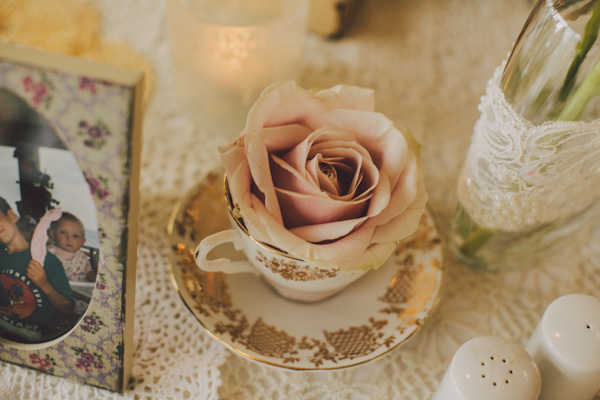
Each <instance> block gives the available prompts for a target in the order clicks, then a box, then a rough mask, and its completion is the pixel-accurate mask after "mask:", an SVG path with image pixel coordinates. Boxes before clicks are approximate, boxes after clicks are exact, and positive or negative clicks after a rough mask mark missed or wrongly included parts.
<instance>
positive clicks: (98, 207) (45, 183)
mask: <svg viewBox="0 0 600 400" xmlns="http://www.w3.org/2000/svg"><path fill="white" fill-rule="evenodd" d="M142 92H143V73H142V72H140V71H135V70H130V69H125V68H120V67H116V66H112V65H108V64H103V63H98V62H93V61H89V60H84V59H81V58H76V57H71V56H64V55H58V54H53V53H48V52H45V51H41V50H37V49H33V48H28V47H23V46H19V45H13V44H8V43H0V164H2V166H0V168H1V169H2V171H3V173H2V174H1V175H2V177H0V211H1V212H0V224H8V227H9V228H8V231H11V229H13V225H15V226H17V228H18V229H17V230H14V232H15V235H14V236H12V237H10V238H7V236H6V235H5V236H3V233H2V232H6V231H7V230H6V229H5V230H4V231H3V230H2V229H0V360H1V361H4V362H8V363H13V364H18V365H21V366H24V367H27V368H31V369H35V370H38V371H41V372H44V373H49V374H52V375H56V376H60V377H64V378H67V379H72V380H76V381H79V382H82V383H85V384H89V385H93V386H97V387H100V388H104V389H107V390H110V391H116V392H122V391H123V390H124V388H125V387H126V385H127V383H128V381H129V377H130V373H131V363H132V360H131V359H132V353H133V343H132V341H133V317H134V303H135V300H134V299H135V266H136V259H137V232H138V210H139V174H140V158H141V120H142ZM2 199H4V202H5V203H6V204H7V205H8V207H9V210H5V209H3V206H2ZM69 215H70V216H71V217H74V218H71V219H69V218H67V217H69ZM0 226H5V225H0ZM81 235H83V237H81ZM15 237H16V238H17V239H15ZM22 238H23V239H25V240H26V241H27V243H28V249H27V250H22V251H21V249H22V248H23V246H25V245H23V242H22V240H21V239H22ZM66 238H68V239H66ZM74 240H75V242H73V241H74ZM82 242H83V243H82ZM18 245H19V246H18ZM17 255H22V256H21V257H22V258H18V257H17ZM31 259H33V260H36V259H39V260H38V263H39V265H41V266H42V267H41V268H42V269H43V272H44V274H43V275H44V276H45V278H40V274H41V273H40V270H39V269H36V268H37V267H35V263H32V262H31ZM52 260H59V261H60V263H59V264H56V263H55V262H54V261H52ZM74 260H77V261H74ZM2 264H4V265H2ZM60 265H62V269H61V268H60V267H59V266H60ZM90 271H91V272H90ZM36 274H37V275H36ZM65 278H66V280H67V282H68V284H65ZM44 279H45V280H44ZM36 282H37V284H36ZM49 286H52V289H54V291H52V289H50V287H49ZM69 288H70V292H69ZM56 293H58V294H59V295H60V296H62V297H57V296H56ZM69 294H70V296H69ZM59 300H60V301H59ZM48 315H50V316H48Z"/></svg>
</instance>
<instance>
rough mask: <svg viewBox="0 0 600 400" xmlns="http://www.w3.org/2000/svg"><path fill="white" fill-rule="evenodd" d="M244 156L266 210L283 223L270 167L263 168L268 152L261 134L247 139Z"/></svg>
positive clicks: (266, 162) (267, 163) (267, 162)
mask: <svg viewBox="0 0 600 400" xmlns="http://www.w3.org/2000/svg"><path fill="white" fill-rule="evenodd" d="M246 157H247V160H248V165H249V167H250V173H251V174H252V179H253V181H254V184H255V185H256V188H257V189H258V190H260V192H261V197H262V198H263V199H264V203H265V206H266V207H267V210H269V212H270V213H271V214H272V215H273V216H274V217H275V218H276V219H278V220H279V221H280V223H283V218H282V216H281V210H280V208H279V202H278V201H277V195H276V194H275V188H274V186H273V178H272V177H271V169H270V168H265V166H268V165H269V153H268V152H267V149H266V146H265V143H264V140H263V137H262V135H260V134H257V135H253V136H252V138H251V139H250V140H249V141H248V146H247V151H246Z"/></svg>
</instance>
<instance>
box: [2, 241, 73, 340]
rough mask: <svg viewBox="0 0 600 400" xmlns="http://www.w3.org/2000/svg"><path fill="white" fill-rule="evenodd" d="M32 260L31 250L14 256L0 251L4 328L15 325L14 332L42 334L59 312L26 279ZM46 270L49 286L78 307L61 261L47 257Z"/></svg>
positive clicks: (51, 255) (54, 257)
mask: <svg viewBox="0 0 600 400" xmlns="http://www.w3.org/2000/svg"><path fill="white" fill-rule="evenodd" d="M29 260H31V252H30V250H29V249H27V250H24V251H20V252H17V253H13V254H7V253H6V252H3V251H0V319H2V322H3V324H2V325H4V326H6V325H7V324H8V325H9V326H11V325H12V326H13V327H15V328H16V329H15V331H17V330H20V331H23V330H25V331H27V330H29V331H33V332H39V331H41V330H42V329H43V328H44V325H46V324H47V323H48V322H49V321H50V319H51V318H52V317H53V316H54V313H55V312H56V310H55V309H54V306H53V305H52V303H50V300H48V298H47V297H46V295H45V294H44V293H43V292H42V291H41V290H40V289H39V288H38V287H37V286H36V285H35V284H34V283H33V282H32V281H31V279H29V278H28V277H27V275H26V272H27V264H28V263H29ZM43 267H44V271H45V272H46V277H47V279H48V283H50V284H51V285H52V287H54V289H55V290H56V291H57V292H59V293H60V294H61V295H63V296H64V297H65V298H67V299H68V300H69V301H70V302H71V303H73V304H75V300H74V299H73V295H72V293H71V286H70V285H69V281H68V279H67V276H66V274H65V270H64V268H63V266H62V264H61V262H60V261H59V260H58V258H56V256H54V255H53V254H50V253H48V254H46V258H45V259H44V265H43Z"/></svg>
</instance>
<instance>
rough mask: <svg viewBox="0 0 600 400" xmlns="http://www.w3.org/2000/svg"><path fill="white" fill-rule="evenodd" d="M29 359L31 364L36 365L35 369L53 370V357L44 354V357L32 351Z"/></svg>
mask: <svg viewBox="0 0 600 400" xmlns="http://www.w3.org/2000/svg"><path fill="white" fill-rule="evenodd" d="M29 360H30V361H31V363H32V364H33V365H37V366H36V367H35V369H37V370H39V371H42V372H50V373H52V372H54V359H52V358H50V356H49V355H47V354H46V357H45V358H41V357H40V356H39V354H37V353H32V354H30V355H29Z"/></svg>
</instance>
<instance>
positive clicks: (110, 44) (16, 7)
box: [0, 0, 154, 103]
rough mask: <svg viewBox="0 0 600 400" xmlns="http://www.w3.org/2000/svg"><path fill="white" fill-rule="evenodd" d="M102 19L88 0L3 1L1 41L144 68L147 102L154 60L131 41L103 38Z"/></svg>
mask: <svg viewBox="0 0 600 400" xmlns="http://www.w3.org/2000/svg"><path fill="white" fill-rule="evenodd" d="M100 22H101V16H100V13H99V12H98V10H97V9H96V8H95V7H94V5H93V4H92V3H91V2H89V1H86V0H8V1H7V0H4V1H0V40H1V41H5V42H9V43H16V44H21V45H24V46H31V47H36V48H39V49H43V50H47V51H50V52H54V53H61V54H68V55H72V56H76V57H82V58H87V59H90V60H94V61H100V62H105V63H109V64H113V65H117V66H121V67H127V68H132V69H137V70H141V71H143V72H144V75H145V92H144V103H147V100H148V98H149V96H150V93H151V88H152V86H153V80H154V78H153V72H152V68H151V66H150V64H149V63H148V61H147V60H146V59H145V58H144V57H143V56H142V55H140V54H139V53H137V52H135V51H134V50H133V49H132V48H131V47H130V46H129V45H127V44H125V43H119V42H115V41H107V40H105V39H103V38H102V37H101V32H100Z"/></svg>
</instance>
